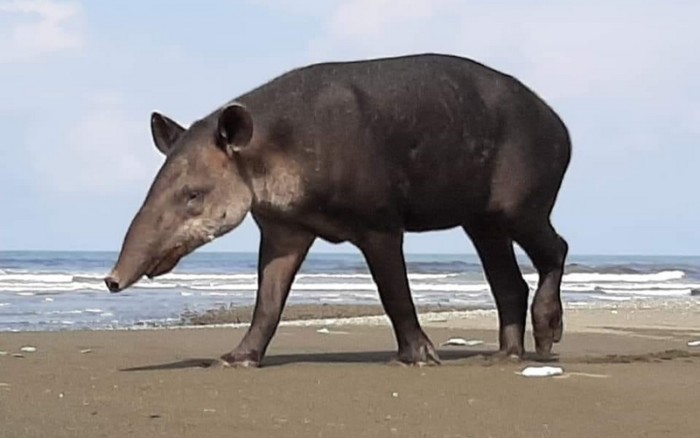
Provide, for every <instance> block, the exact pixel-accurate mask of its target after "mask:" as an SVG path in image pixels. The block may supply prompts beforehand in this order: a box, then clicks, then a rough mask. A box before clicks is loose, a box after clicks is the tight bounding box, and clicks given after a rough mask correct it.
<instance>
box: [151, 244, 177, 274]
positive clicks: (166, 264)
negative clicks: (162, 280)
mask: <svg viewBox="0 0 700 438" xmlns="http://www.w3.org/2000/svg"><path fill="white" fill-rule="evenodd" d="M185 254H187V247H186V246H185V245H178V246H176V247H174V248H173V249H171V250H169V251H167V252H166V253H165V255H164V256H163V257H161V258H159V259H156V261H155V262H154V263H153V264H152V265H151V266H150V267H149V269H147V270H146V274H145V275H146V277H148V278H149V279H153V278H155V277H158V276H161V275H164V274H167V273H168V272H170V271H172V270H173V269H174V268H175V266H177V264H178V262H179V261H180V259H182V257H184V256H185Z"/></svg>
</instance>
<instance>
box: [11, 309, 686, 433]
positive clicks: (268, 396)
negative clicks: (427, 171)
mask: <svg viewBox="0 0 700 438" xmlns="http://www.w3.org/2000/svg"><path fill="white" fill-rule="evenodd" d="M446 315H448V316H445V315H442V316H440V315H433V316H432V317H425V318H424V319H425V320H426V323H425V328H426V331H427V332H428V334H429V335H430V336H431V338H432V339H433V342H435V344H436V345H437V344H439V343H441V342H443V341H445V340H446V339H448V338H450V337H462V338H464V339H467V340H474V339H477V340H482V341H484V343H483V344H481V345H478V346H473V347H440V349H439V351H440V354H441V357H442V359H443V365H442V366H439V367H423V368H413V367H398V366H390V365H387V364H386V363H385V362H386V361H387V360H388V359H390V358H391V355H392V354H393V352H394V348H395V346H394V340H393V335H392V332H391V330H390V328H389V327H388V326H386V325H385V322H382V320H381V318H379V319H377V320H374V321H373V325H372V324H371V325H367V323H368V322H369V323H372V321H364V322H363V324H359V323H355V324H331V325H326V327H327V328H328V330H329V333H326V334H323V333H319V332H317V330H318V329H319V328H320V327H322V326H323V325H316V323H314V322H306V323H305V324H312V325H311V326H306V327H305V326H290V324H287V325H285V326H283V327H281V328H280V329H279V331H278V333H277V335H276V337H275V338H274V340H273V343H272V345H271V347H270V350H269V353H268V356H267V357H266V360H265V362H264V367H263V368H260V369H248V370H242V369H232V368H229V369H212V368H207V367H206V366H205V365H206V364H207V363H209V362H210V361H211V359H213V358H215V357H218V356H219V355H220V354H221V353H223V352H225V351H228V350H229V349H231V348H232V347H233V346H235V344H236V342H237V341H238V340H239V339H240V337H241V336H242V334H243V333H244V328H243V327H241V328H208V327H206V328H205V327H201V328H187V329H175V330H138V331H101V332H63V333H14V334H9V333H3V334H0V350H1V351H5V352H7V354H6V355H3V356H0V436H2V437H8V438H9V437H155V436H168V437H219V436H222V437H223V436H230V437H319V436H320V437H360V436H362V437H374V436H377V437H392V436H397V437H399V436H400V437H586V438H590V437H598V436H615V437H621V436H623V437H638V436H645V437H657V436H673V437H694V436H697V433H698V430H700V416H698V415H697V408H698V405H699V403H700V347H689V346H688V342H689V341H693V340H700V306H697V305H695V306H689V307H684V308H678V309H656V310H654V309H646V310H642V309H634V308H620V309H618V310H614V311H611V310H574V309H567V313H566V331H565V335H564V339H563V341H562V343H561V344H558V345H557V346H556V347H555V349H556V352H557V353H559V356H558V358H557V361H556V362H555V363H550V364H542V363H536V362H533V361H532V359H533V358H532V357H531V356H528V357H527V358H526V360H525V361H524V362H523V363H520V364H513V363H507V362H499V361H494V360H492V359H490V358H489V354H490V353H492V352H493V351H494V350H495V349H496V348H497V347H496V344H495V342H496V336H497V333H496V330H495V324H496V318H495V315H494V314H493V312H477V313H472V314H460V313H449V314H446ZM467 315H468V316H467ZM356 322H358V321H356ZM359 322H362V321H359ZM291 325H293V324H291ZM527 341H528V344H527V347H528V349H529V350H530V351H532V342H531V336H530V334H529V332H528V339H527ZM25 345H31V346H35V347H36V348H37V351H36V352H33V353H31V352H27V353H23V355H24V357H23V358H19V357H13V356H12V354H13V353H18V352H19V350H20V348H21V347H22V346H25ZM533 364H534V365H538V366H539V365H554V366H561V367H562V368H563V369H564V371H565V374H564V375H563V376H560V377H554V378H552V377H549V378H528V377H523V376H521V375H519V374H518V372H519V371H520V370H522V369H523V368H524V367H525V366H528V365H533Z"/></svg>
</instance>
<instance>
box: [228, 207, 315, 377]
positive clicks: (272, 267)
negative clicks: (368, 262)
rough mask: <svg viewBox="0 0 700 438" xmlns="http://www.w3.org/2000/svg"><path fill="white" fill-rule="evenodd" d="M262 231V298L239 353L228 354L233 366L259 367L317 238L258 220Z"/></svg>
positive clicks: (259, 286) (259, 285)
mask: <svg viewBox="0 0 700 438" xmlns="http://www.w3.org/2000/svg"><path fill="white" fill-rule="evenodd" d="M257 223H258V226H259V227H260V231H261V241H260V253H259V258H258V295H257V298H256V302H255V310H254V311H253V321H252V323H251V325H250V327H249V328H248V331H247V332H246V334H245V336H244V337H243V339H242V340H241V342H240V343H239V344H238V346H237V347H236V349H235V350H233V351H232V352H231V353H228V354H226V355H224V356H223V357H222V358H221V359H223V360H224V361H225V362H226V363H227V364H228V365H230V366H242V367H257V366H259V365H260V362H261V361H262V359H263V356H264V355H265V351H266V350H267V346H268V344H269V343H270V340H271V339H272V336H273V335H274V334H275V331H276V330H277V325H278V324H279V321H280V317H281V315H282V309H283V308H284V304H285V302H286V301H287V296H288V295H289V290H290V288H291V285H292V282H293V281H294V276H295V275H296V273H297V271H298V270H299V267H300V266H301V263H302V262H303V261H304V258H305V257H306V254H307V252H308V251H309V248H310V247H311V244H312V243H313V241H314V238H315V236H314V235H312V234H310V233H308V232H307V231H304V230H300V229H298V228H293V227H290V226H289V225H282V224H279V223H271V222H269V221H265V220H260V219H258V220H257Z"/></svg>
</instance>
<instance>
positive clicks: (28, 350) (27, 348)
mask: <svg viewBox="0 0 700 438" xmlns="http://www.w3.org/2000/svg"><path fill="white" fill-rule="evenodd" d="M19 351H21V352H22V353H35V352H36V347H32V346H31V345H25V346H24V347H22V348H20V349H19Z"/></svg>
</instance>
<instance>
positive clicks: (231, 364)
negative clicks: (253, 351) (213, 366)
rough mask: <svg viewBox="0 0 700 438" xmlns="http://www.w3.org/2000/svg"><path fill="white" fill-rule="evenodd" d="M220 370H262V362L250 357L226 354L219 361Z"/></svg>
mask: <svg viewBox="0 0 700 438" xmlns="http://www.w3.org/2000/svg"><path fill="white" fill-rule="evenodd" d="M218 362H219V363H220V366H219V367H220V368H260V361H259V360H257V359H254V358H252V357H250V356H249V355H239V354H233V353H229V354H225V355H223V356H221V358H220V359H219V361H218Z"/></svg>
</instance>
